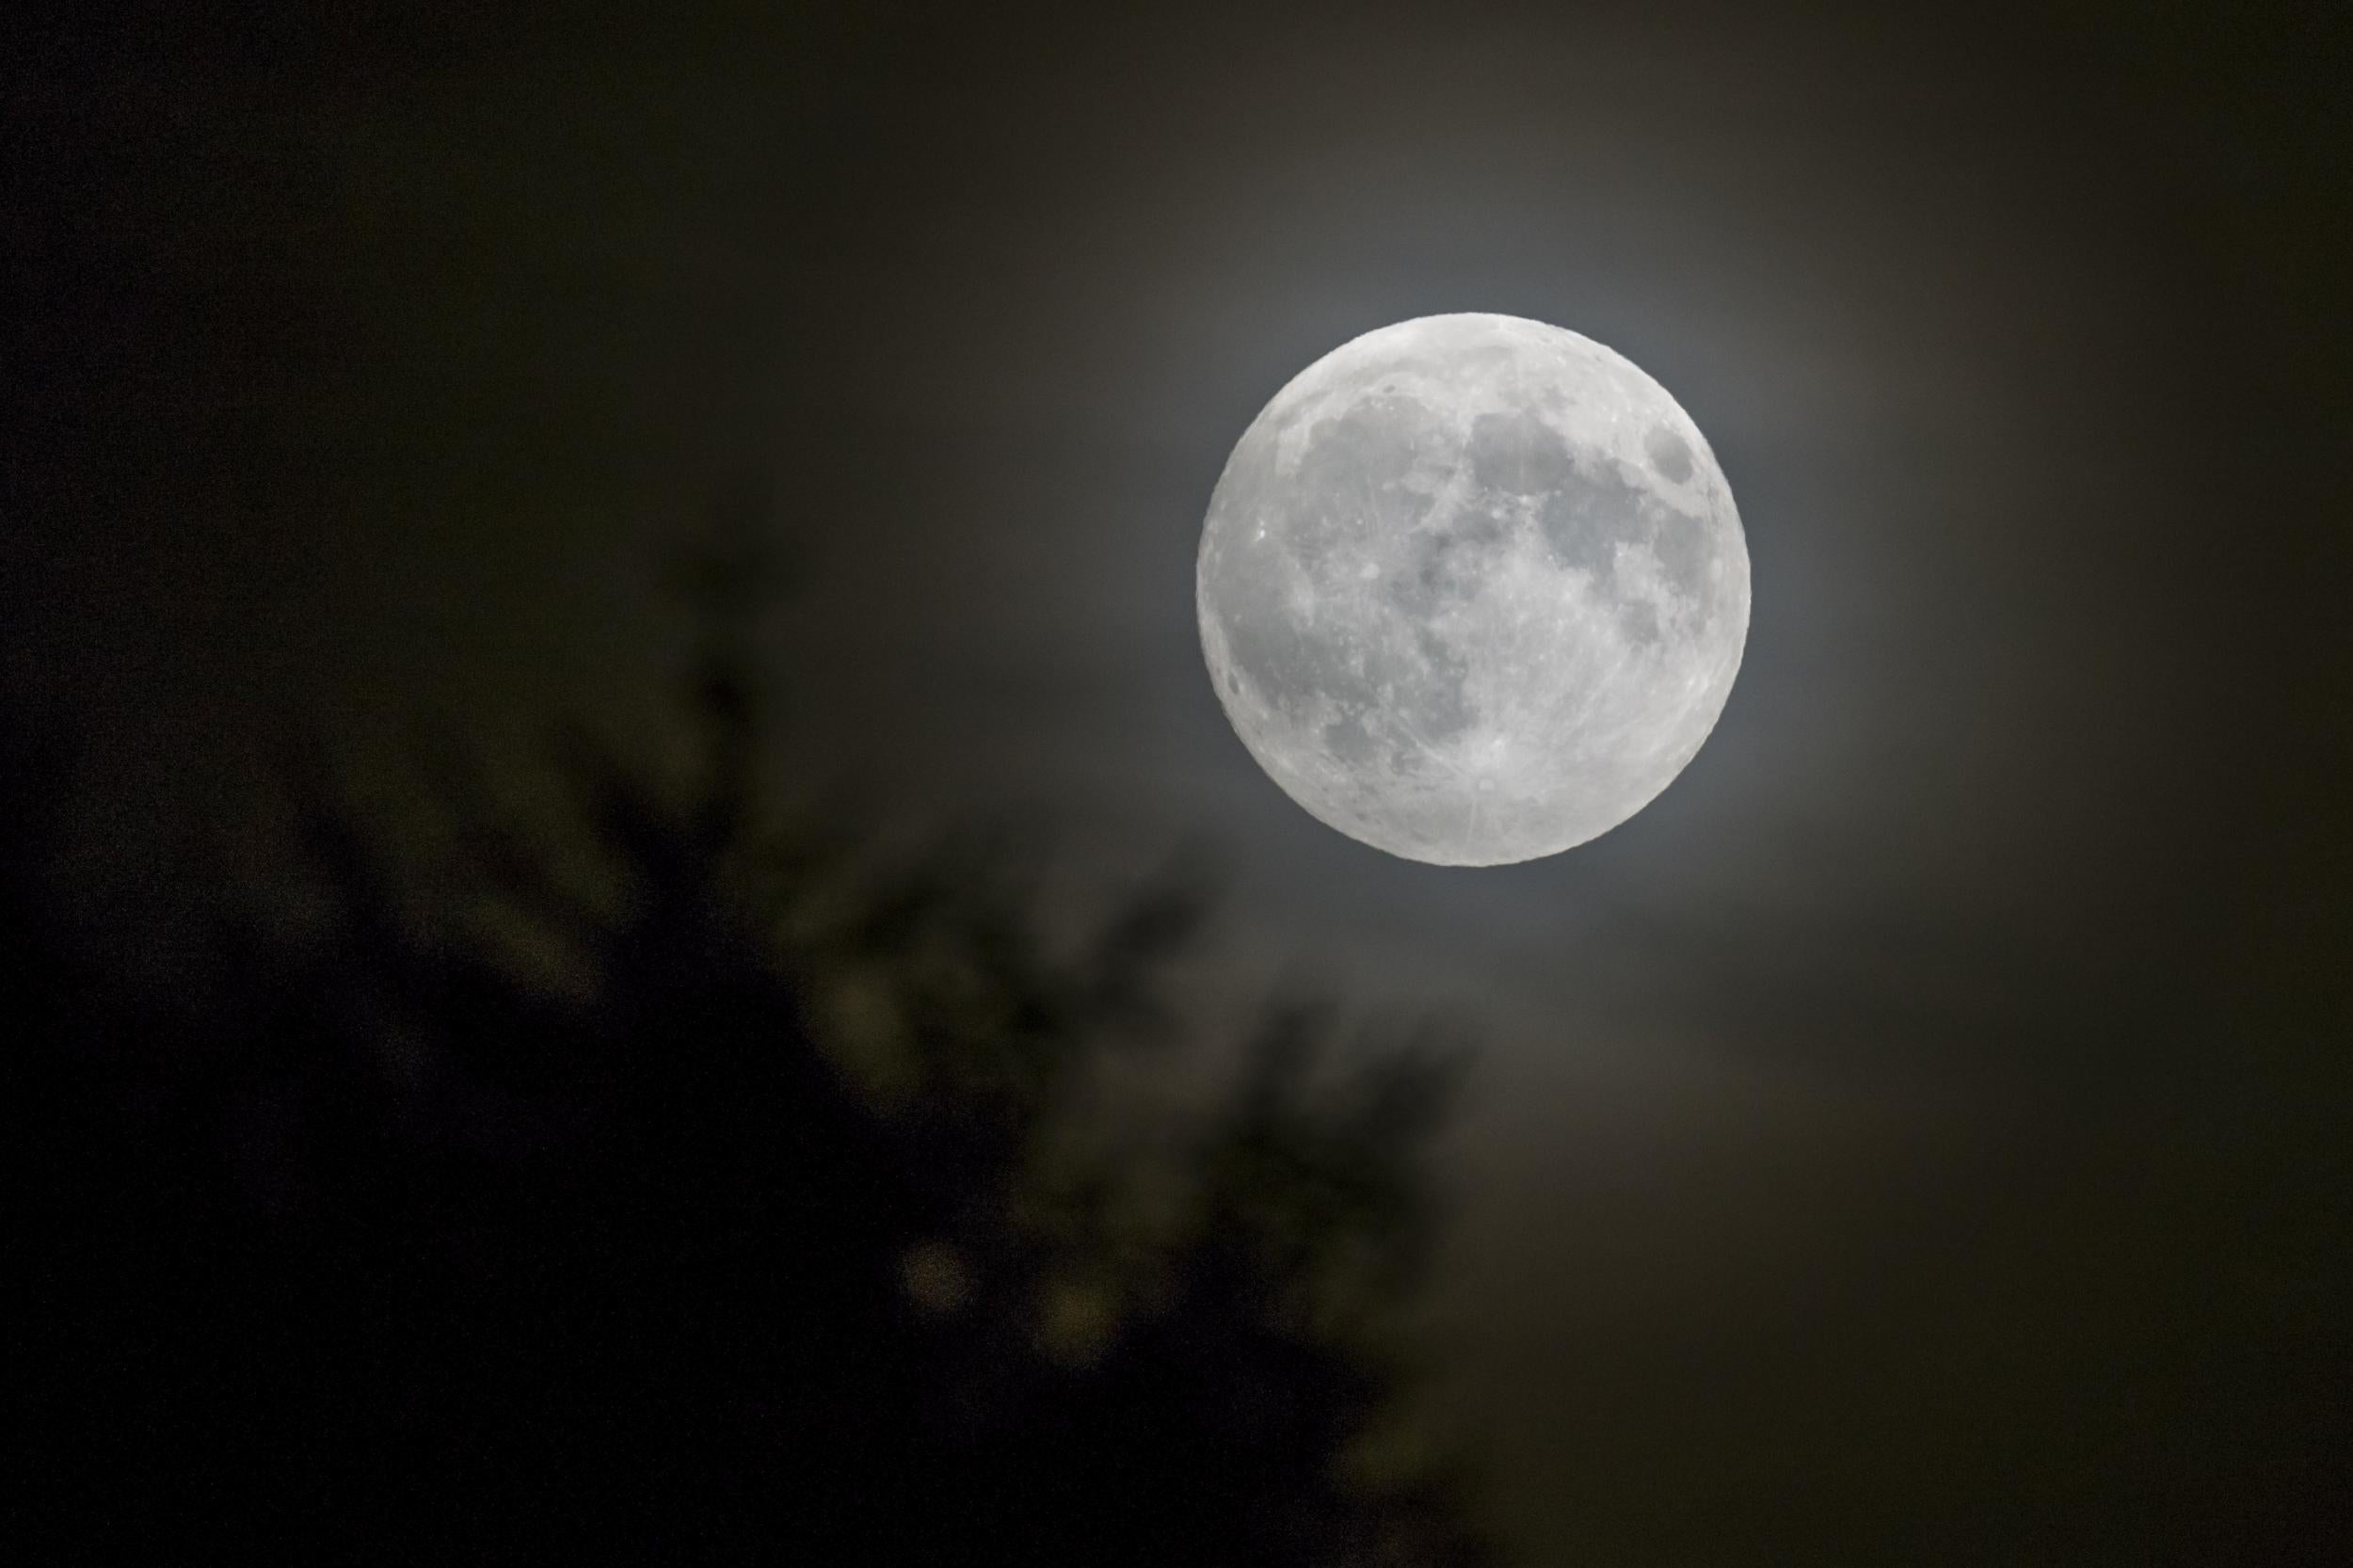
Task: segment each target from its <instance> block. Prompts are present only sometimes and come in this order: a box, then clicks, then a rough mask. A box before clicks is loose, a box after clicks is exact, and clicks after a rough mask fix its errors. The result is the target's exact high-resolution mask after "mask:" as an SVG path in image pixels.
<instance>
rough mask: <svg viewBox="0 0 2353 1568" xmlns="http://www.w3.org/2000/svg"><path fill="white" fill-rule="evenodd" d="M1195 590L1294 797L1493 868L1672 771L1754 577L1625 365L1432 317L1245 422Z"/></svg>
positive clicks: (1726, 674) (1677, 423) (1691, 738)
mask: <svg viewBox="0 0 2353 1568" xmlns="http://www.w3.org/2000/svg"><path fill="white" fill-rule="evenodd" d="M1196 593H1197V598H1198V607H1199V611H1200V618H1201V646H1202V650H1203V653H1204V654H1205V655H1206V657H1207V658H1208V661H1209V675H1210V678H1211V680H1214V681H1215V682H1216V687H1217V695H1218V699H1219V701H1221V702H1222V703H1224V704H1225V713H1226V716H1227V717H1228V718H1229V719H1231V720H1232V721H1233V725H1234V728H1235V730H1236V731H1237V732H1238V733H1239V734H1240V735H1241V740H1242V744H1244V745H1246V746H1248V747H1249V748H1250V754H1251V755H1252V756H1253V757H1256V758H1257V760H1258V763H1259V765H1260V766H1262V767H1263V768H1265V769H1266V771H1267V773H1268V774H1269V775H1270V776H1273V779H1274V781H1275V782H1276V783H1277V784H1279V785H1281V786H1282V787H1283V789H1284V790H1285V791H1286V792H1289V795H1290V797H1291V798H1292V799H1293V800H1295V801H1297V802H1298V803H1299V804H1300V805H1301V806H1304V807H1305V808H1307V810H1308V811H1309V812H1310V813H1312V814H1313V815H1314V816H1315V817H1317V818H1318V819H1319V820H1321V821H1322V822H1324V823H1326V824H1330V825H1331V826H1333V827H1336V828H1337V829H1339V830H1340V831H1341V832H1342V833H1345V834H1347V835H1349V836H1350V837H1351V838H1353V839H1358V840H1363V841H1364V842H1365V843H1368V844H1371V845H1373V846H1374V847H1375V848H1378V849H1384V850H1386V851H1388V852H1389V853H1390V854H1392V855H1399V856H1404V857H1406V858H1407V859H1412V860H1424V861H1429V862H1432V863H1433V864H1436V865H1446V866H1494V865H1503V864H1507V863H1509V862H1512V861H1517V860H1530V859H1534V858H1536V857H1537V856H1545V855H1554V854H1558V853H1559V852H1560V851H1561V850H1564V849H1568V848H1571V847H1573V846H1575V845H1577V844H1581V843H1583V842H1585V841H1586V840H1590V839H1593V838H1594V837H1596V836H1598V835H1600V834H1603V833H1606V832H1608V831H1609V829H1610V828H1612V827H1615V826H1617V825H1618V824H1620V823H1622V822H1625V820H1626V819H1627V818H1628V817H1631V816H1632V815H1634V813H1635V812H1637V811H1639V810H1641V808H1643V807H1644V806H1646V805H1648V804H1649V803H1650V802H1651V801H1652V800H1653V799H1655V798H1657V795H1658V792H1660V791H1662V790H1664V789H1665V788H1666V787H1667V786H1668V785H1669V784H1670V783H1672V782H1673V779H1674V777H1675V776H1676V775H1677V774H1679V773H1681V772H1682V771H1683V768H1684V765H1685V764H1686V763H1688V762H1689V761H1690V760H1691V758H1692V757H1693V755H1694V754H1696V753H1697V752H1698V750H1699V748H1700V744H1701V743H1702V742H1704V741H1705V740H1706V739H1707V735H1708V732H1709V730H1711V729H1712V728H1715V724H1716V719H1717V715H1718V714H1720V713H1721V712H1723V707H1724V699H1725V698H1726V697H1727V696H1729V695H1730V693H1731V691H1732V682H1733V678H1734V676H1735V675H1737V673H1738V671H1739V668H1740V653H1741V648H1742V647H1743V645H1744V644H1745V643H1746V641H1747V638H1748V629H1749V552H1748V545H1747V541H1746V539H1745V537H1744V536H1743V535H1742V534H1741V530H1740V519H1739V514H1738V513H1737V512H1736V511H1735V510H1734V508H1733V504H1732V492H1731V490H1730V489H1729V488H1727V487H1726V485H1725V484H1724V476H1723V473H1722V472H1721V470H1720V469H1719V468H1718V467H1717V466H1716V459H1715V456H1714V454H1712V453H1711V452H1710V451H1709V450H1708V447H1707V442H1706V441H1705V440H1704V439H1703V438H1702V437H1701V435H1700V433H1699V430H1698V427H1697V426H1695V425H1694V424H1692V423H1691V420H1690V417H1689V415H1687V414H1686V413H1685V412H1684V411H1683V409H1682V408H1681V407H1679V406H1678V405H1677V404H1676V402H1675V400H1674V399H1673V397H1671V396H1669V395H1668V394H1667V392H1666V389H1664V388H1663V387H1661V386H1659V384H1658V383H1657V382H1656V381H1654V380H1652V379H1651V378H1650V377H1649V376H1646V375H1644V374H1643V373H1642V372H1641V370H1639V369H1637V368H1636V367H1635V366H1634V365H1633V364H1631V363H1629V362H1628V361H1627V360H1625V359H1624V358H1622V357H1621V356H1619V355H1618V354H1616V353H1613V352H1612V351H1611V350H1609V349H1608V348H1605V347H1603V346H1602V345H1601V344H1597V343H1594V342H1593V340H1592V339H1590V338H1585V337H1582V336H1579V335H1578V334H1577V333H1575V332H1571V331H1567V330H1565V329H1563V328H1558V327H1550V326H1546V325H1545V324H1544V323H1542V322H1536V321H1528V320H1524V319H1522V318H1520V317H1517V316H1506V315H1440V316H1425V317H1422V318H1420V319H1417V320H1414V321H1405V322H1400V323H1398V324H1397V325H1396V326H1393V327H1384V328H1380V329H1379V330H1377V331H1372V332H1368V333H1366V334H1365V335H1364V336H1362V337H1360V338H1356V339H1354V340H1353V341H1352V342H1349V343H1346V344H1342V345H1341V346H1339V347H1338V348H1336V349H1334V350H1333V351H1332V352H1331V353H1329V354H1327V355H1325V356H1324V357H1323V358H1322V359H1321V360H1317V361H1316V362H1315V363H1314V364H1312V365H1309V366H1308V367H1307V368H1306V369H1305V371H1303V372H1301V373H1300V374H1299V376H1296V377H1295V378H1293V380H1292V381H1291V382H1290V384H1289V386H1286V387H1285V388H1284V389H1283V390H1282V391H1281V392H1277V393H1276V394H1275V396H1274V400H1273V402H1272V403H1269V404H1268V405H1267V406H1266V408H1265V410H1264V411H1263V412H1261V413H1260V414H1259V415H1258V417H1257V420H1255V421H1254V422H1252V424H1251V426H1250V428H1249V429H1248V430H1247V431H1245V432H1244V433H1243V435H1242V438H1241V441H1240V442H1239V443H1238V444H1237V445H1236V446H1235V448H1234V453H1233V456H1231V457H1230V458H1228V459H1227V460H1226V464H1225V473H1224V475H1223V476H1222V477H1221V478H1220V479H1219V480H1218V485H1217V490H1216V493H1215V495H1214V496H1213V497H1212V498H1211V500H1210V503H1209V519H1208V521H1207V523H1206V524H1205V525H1204V527H1203V529H1202V534H1201V554H1200V561H1199V566H1198V570H1197V574H1196Z"/></svg>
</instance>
